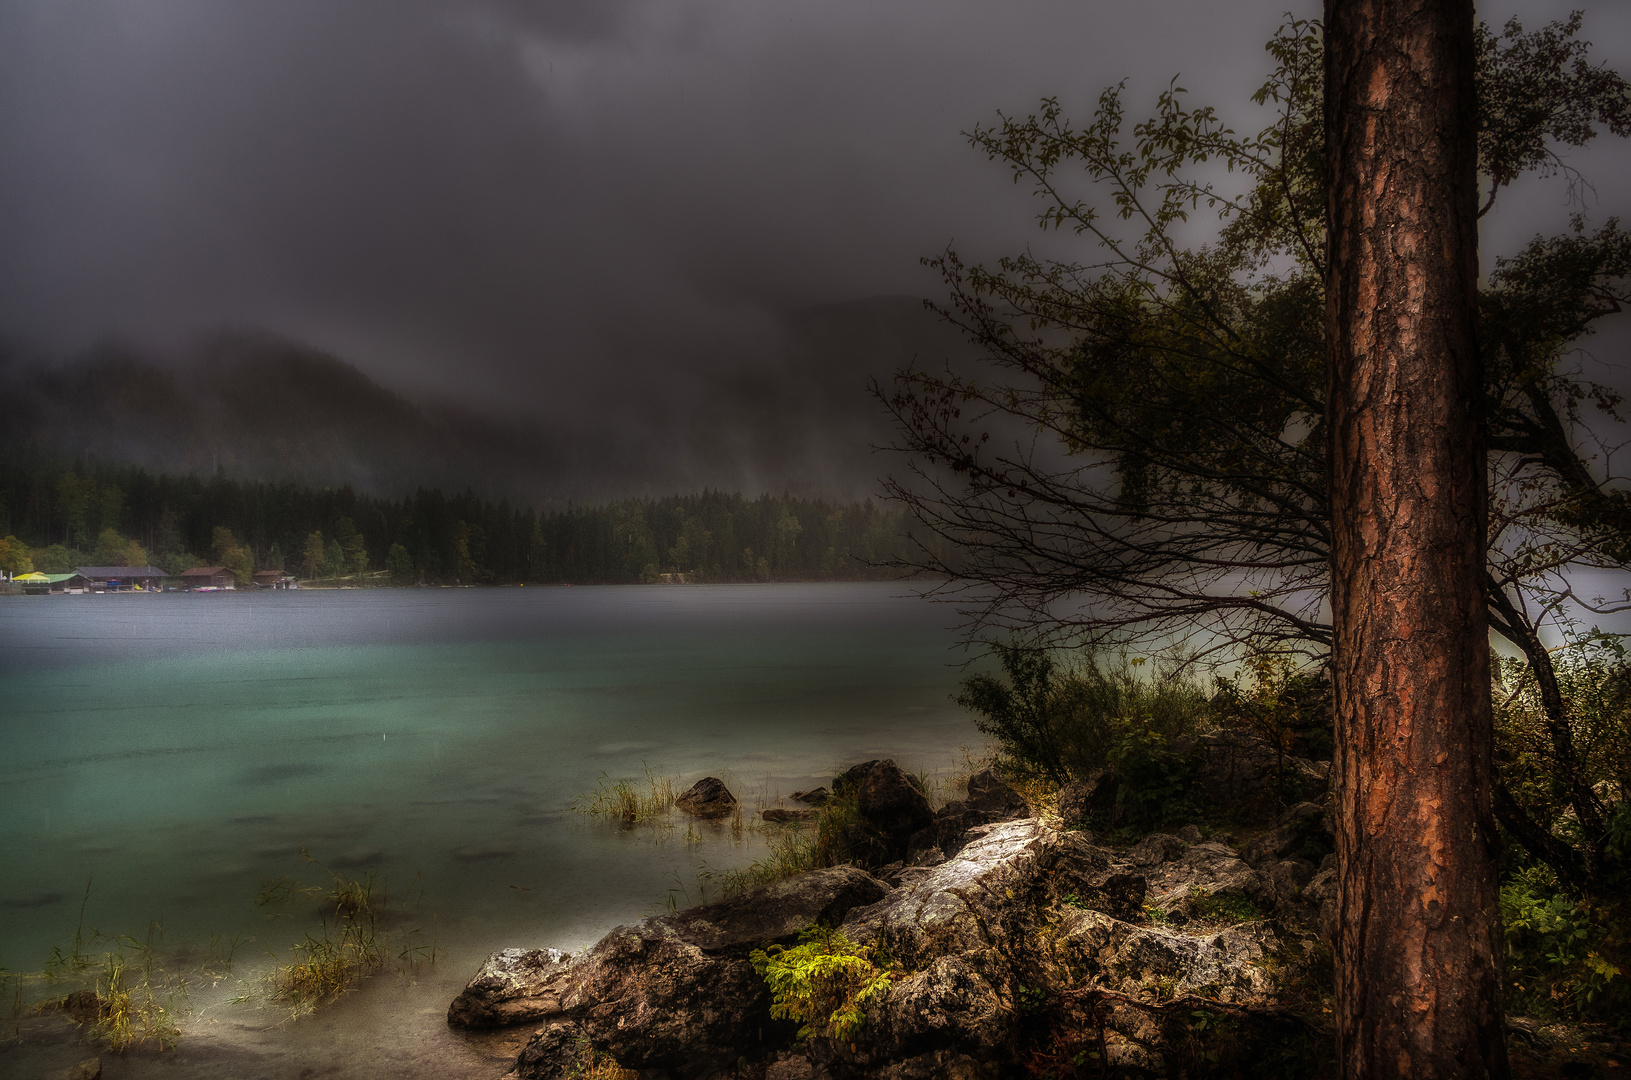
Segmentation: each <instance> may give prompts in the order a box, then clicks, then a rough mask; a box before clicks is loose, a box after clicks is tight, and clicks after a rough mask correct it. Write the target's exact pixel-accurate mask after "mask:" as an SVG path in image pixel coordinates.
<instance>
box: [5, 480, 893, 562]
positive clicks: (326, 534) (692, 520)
mask: <svg viewBox="0 0 1631 1080" xmlns="http://www.w3.org/2000/svg"><path fill="white" fill-rule="evenodd" d="M907 524H908V523H907V519H906V517H905V516H904V515H903V514H902V513H900V512H898V511H895V510H892V509H888V508H885V507H880V506H878V505H876V504H874V503H873V502H872V501H871V500H866V501H864V502H852V503H841V502H831V501H827V500H823V499H812V498H798V497H794V496H790V495H781V496H776V495H760V496H758V497H755V498H745V497H743V496H741V495H738V494H726V493H724V492H711V491H705V492H703V493H702V494H698V495H674V496H668V497H663V498H643V499H626V500H622V501H618V502H612V503H608V504H605V505H600V506H584V507H568V508H566V509H562V510H554V511H544V512H539V511H536V510H534V509H532V508H528V507H522V506H517V505H512V504H511V503H510V502H508V501H507V500H498V501H493V500H490V499H485V498H482V497H480V496H477V495H475V494H473V493H471V492H468V491H467V492H465V493H463V494H455V495H448V494H444V493H443V492H442V491H440V490H438V489H423V488H422V489H420V490H418V491H416V492H415V493H414V494H412V495H409V496H406V497H403V498H385V497H377V496H370V495H366V494H361V493H359V492H357V491H355V490H354V489H353V488H351V487H349V486H346V487H340V488H321V489H318V488H313V487H307V486H303V485H298V484H292V483H291V484H275V483H265V482H244V481H237V480H232V479H229V478H227V477H224V476H217V477H215V478H214V479H203V478H200V477H196V476H170V475H164V474H155V473H150V472H147V471H146V470H143V469H138V468H130V467H119V466H97V465H90V466H87V465H85V464H83V463H81V464H79V465H76V466H72V467H69V466H61V465H55V466H53V465H43V464H29V463H27V462H21V461H17V460H15V459H14V460H12V461H9V462H3V461H0V538H9V539H10V541H12V542H10V543H9V544H8V546H7V552H9V554H7V553H5V552H0V555H4V557H5V558H7V559H9V561H10V563H11V565H9V566H8V567H5V568H9V569H12V570H13V571H14V572H15V571H20V570H22V569H24V567H23V565H22V562H23V561H27V562H28V563H29V564H30V565H29V566H28V567H27V568H28V569H34V570H41V571H44V572H48V573H50V572H65V571H67V570H71V569H72V568H74V567H75V566H86V565H98V566H101V565H154V566H158V567H161V568H163V569H164V570H166V571H168V572H170V573H173V574H178V573H180V572H181V571H183V570H186V569H190V568H192V567H194V566H203V565H223V566H227V567H229V568H230V569H233V570H234V571H235V572H237V573H238V575H239V577H240V578H244V579H246V578H247V577H248V576H249V575H251V574H253V573H254V572H255V571H256V570H263V569H267V570H287V571H288V572H290V573H294V574H297V575H299V576H302V577H308V578H325V577H327V578H343V577H346V576H361V575H366V574H369V573H371V572H372V573H373V575H374V580H376V581H378V580H383V576H382V574H389V579H390V580H392V581H394V582H395V583H397V584H410V583H413V582H419V581H424V582H427V583H432V584H450V583H464V584H470V583H492V584H505V583H515V582H536V583H549V582H578V583H591V582H637V581H654V580H659V575H662V574H671V573H683V574H685V575H687V580H698V581H769V580H786V579H801V580H804V579H817V580H819V579H859V578H888V577H893V576H896V574H897V573H898V571H896V570H893V569H891V568H889V567H888V566H887V565H886V564H887V563H888V562H889V561H890V560H891V559H892V558H894V557H897V556H900V555H904V554H906V553H907V549H908V547H909V546H910V545H911V544H912V542H913V541H912V540H911V539H910V538H909V537H908V536H907V535H906V534H907V531H908V528H907ZM0 543H6V541H3V540H0Z"/></svg>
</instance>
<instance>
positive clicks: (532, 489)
mask: <svg viewBox="0 0 1631 1080" xmlns="http://www.w3.org/2000/svg"><path fill="white" fill-rule="evenodd" d="M11 388H12V389H11V399H12V405H13V408H14V412H13V415H14V416H15V417H16V419H17V423H16V424H15V426H14V427H13V429H12V434H11V439H12V440H13V441H15V442H19V443H22V444H23V445H25V446H28V447H32V448H34V449H37V450H40V451H43V452H46V453H53V454H57V455H64V456H71V457H91V458H96V459H101V460H105V461H111V462H117V463H120V464H129V465H138V466H141V467H143V468H147V469H150V470H152V471H154V472H164V473H174V474H195V475H196V474H203V475H208V474H211V473H214V472H215V471H216V470H217V469H219V470H221V471H223V472H224V473H225V474H227V475H229V476H232V477H234V478H236V479H243V480H269V481H300V482H302V483H306V484H311V485H314V486H317V487H339V486H343V485H345V484H351V485H353V486H354V487H357V488H358V489H360V490H364V491H368V492H373V493H379V494H401V493H403V492H407V491H412V490H413V489H414V488H416V487H420V486H425V487H442V488H448V489H462V488H464V487H466V486H469V487H472V488H475V489H476V490H478V491H481V492H482V493H483V494H498V493H513V494H516V495H522V494H526V495H533V496H536V495H539V494H542V491H541V490H540V489H539V484H538V482H537V480H538V473H539V468H538V467H539V465H540V464H541V463H544V462H547V461H548V460H549V458H550V456H551V449H550V447H549V446H548V445H547V444H546V443H545V442H544V440H542V439H540V438H539V437H538V436H537V435H535V434H533V433H530V432H528V431H526V430H524V429H522V428H520V427H519V426H510V427H506V426H505V425H503V424H501V423H498V422H497V421H495V420H494V419H493V418H491V417H482V416H475V415H460V414H459V413H458V412H456V411H454V410H452V409H444V410H440V411H434V410H431V409H428V408H426V407H424V406H421V405H417V404H415V403H413V402H411V401H410V400H408V399H407V398H406V397H405V396H403V395H402V394H400V393H398V392H396V391H394V390H391V389H388V388H386V387H384V386H381V385H380V384H379V383H377V382H375V381H374V380H373V379H371V378H369V377H368V376H367V375H365V374H363V373H362V372H361V371H358V370H357V369H356V368H354V367H352V366H351V365H350V364H347V363H345V362H344V361H343V360H340V359H339V358H337V357H334V356H331V355H329V354H327V353H324V352H322V351H320V350H316V349H312V348H309V347H307V346H304V345H300V344H298V343H295V342H291V341H287V340H284V339H280V338H277V337H274V336H272V335H269V334H263V333H258V332H243V331H231V332H222V333H219V334H216V335H214V336H213V337H211V338H210V339H209V340H208V341H207V342H206V343H205V344H204V346H203V347H202V349H201V350H200V352H199V355H198V357H197V359H196V360H194V361H192V362H190V363H184V364H181V365H169V364H162V363H158V362H155V361H153V360H151V359H149V358H146V357H144V356H142V355H140V354H138V353H136V352H135V351H134V350H131V349H128V348H124V347H119V346H106V347H103V348H100V349H97V350H95V351H93V352H92V353H90V354H89V355H87V356H85V357H83V358H82V359H80V360H79V361H78V362H76V363H73V364H70V365H65V366H62V367H56V368H49V369H44V370H40V371H36V372H32V373H29V374H27V375H25V376H24V377H23V378H21V379H20V380H17V381H15V382H13V383H12V384H11Z"/></svg>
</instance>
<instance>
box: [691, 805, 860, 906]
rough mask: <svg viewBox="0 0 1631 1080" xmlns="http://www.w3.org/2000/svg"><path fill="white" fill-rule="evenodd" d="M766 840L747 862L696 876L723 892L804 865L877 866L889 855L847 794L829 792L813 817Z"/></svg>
mask: <svg viewBox="0 0 1631 1080" xmlns="http://www.w3.org/2000/svg"><path fill="white" fill-rule="evenodd" d="M766 843H767V847H768V850H767V852H766V853H765V855H764V856H763V857H762V858H758V859H755V860H754V861H753V862H751V863H749V864H748V865H747V866H744V867H741V868H739V869H736V870H726V871H723V872H716V871H712V870H704V871H703V872H702V874H701V875H700V876H702V877H703V878H705V879H708V880H712V881H715V882H717V883H718V885H719V886H720V889H721V891H722V892H723V893H724V894H725V895H727V896H728V895H730V894H732V893H737V892H741V891H742V890H743V889H747V888H751V887H752V886H754V885H763V884H767V883H769V882H772V881H779V880H781V879H782V878H785V877H791V876H792V875H794V874H802V873H803V872H804V871H806V870H819V869H821V868H823V867H827V866H842V865H846V864H848V865H854V866H861V867H866V868H868V869H877V868H878V867H879V866H882V865H883V864H884V863H885V862H887V861H888V859H889V846H888V843H887V842H886V841H885V839H884V838H883V836H882V835H880V834H879V832H878V830H877V828H876V827H875V826H874V825H873V824H872V823H871V822H869V821H867V819H866V818H865V817H863V816H862V815H861V812H860V809H859V808H858V807H857V805H856V803H855V799H854V797H853V796H834V797H832V798H829V799H828V800H827V801H826V802H825V803H823V804H822V805H821V806H820V807H818V808H817V814H816V819H815V820H814V821H812V822H810V823H808V824H793V825H789V826H788V827H787V828H785V829H780V830H777V831H776V832H775V833H773V834H772V835H771V836H770V837H769V838H768V840H767V842H766Z"/></svg>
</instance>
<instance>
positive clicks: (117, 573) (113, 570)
mask: <svg viewBox="0 0 1631 1080" xmlns="http://www.w3.org/2000/svg"><path fill="white" fill-rule="evenodd" d="M74 569H75V570H77V571H78V572H79V573H81V574H84V575H85V576H86V577H100V578H155V577H169V576H170V575H169V574H166V573H165V572H164V571H163V570H160V569H159V568H158V567H156V566H76V567H74Z"/></svg>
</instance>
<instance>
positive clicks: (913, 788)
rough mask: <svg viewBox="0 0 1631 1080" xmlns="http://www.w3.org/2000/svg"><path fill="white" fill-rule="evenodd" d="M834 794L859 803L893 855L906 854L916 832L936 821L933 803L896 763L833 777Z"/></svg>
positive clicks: (872, 764)
mask: <svg viewBox="0 0 1631 1080" xmlns="http://www.w3.org/2000/svg"><path fill="white" fill-rule="evenodd" d="M832 790H833V794H835V795H838V796H840V797H843V796H848V797H852V798H853V799H854V800H855V808H856V810H857V812H859V813H860V815H861V816H862V817H863V818H865V819H866V820H867V821H868V822H870V823H871V825H872V826H873V827H874V828H875V829H877V830H878V832H879V833H880V834H881V835H882V837H883V839H884V842H885V845H886V846H887V848H888V850H889V852H890V854H891V855H892V856H893V857H895V858H901V857H903V856H905V855H906V853H907V850H908V847H909V842H910V840H911V839H912V836H913V834H914V833H916V832H918V831H919V830H920V829H923V828H925V827H927V826H928V825H930V824H931V823H932V822H933V821H934V811H933V810H931V809H930V808H929V800H928V798H927V797H926V796H925V795H924V794H923V792H922V791H921V790H920V789H919V788H918V786H917V785H916V784H914V783H913V782H912V780H911V778H910V777H908V776H907V775H906V774H905V773H904V772H902V771H901V770H900V767H899V766H897V765H896V764H895V763H894V762H893V761H888V760H885V761H868V762H864V763H862V764H860V765H856V766H854V767H852V768H851V769H849V770H848V771H847V772H845V773H844V774H843V775H842V776H837V777H834V778H833V782H832Z"/></svg>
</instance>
